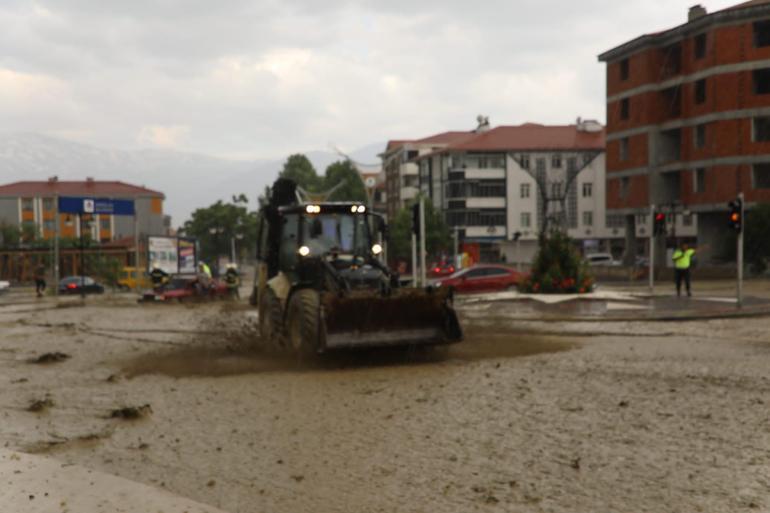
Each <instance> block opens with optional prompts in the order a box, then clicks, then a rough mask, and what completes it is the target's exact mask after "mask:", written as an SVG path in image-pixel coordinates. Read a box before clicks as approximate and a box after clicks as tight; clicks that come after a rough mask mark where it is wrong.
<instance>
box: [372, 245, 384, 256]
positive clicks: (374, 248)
mask: <svg viewBox="0 0 770 513" xmlns="http://www.w3.org/2000/svg"><path fill="white" fill-rule="evenodd" d="M372 253H374V254H375V255H379V254H380V253H382V246H380V245H379V244H375V245H374V246H372Z"/></svg>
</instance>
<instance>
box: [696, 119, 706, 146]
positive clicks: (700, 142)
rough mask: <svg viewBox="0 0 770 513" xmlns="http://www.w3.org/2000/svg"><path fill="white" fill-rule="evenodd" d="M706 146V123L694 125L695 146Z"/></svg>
mask: <svg viewBox="0 0 770 513" xmlns="http://www.w3.org/2000/svg"><path fill="white" fill-rule="evenodd" d="M705 146H706V125H705V124H703V125H698V126H696V127H695V147H696V148H703V147H705Z"/></svg>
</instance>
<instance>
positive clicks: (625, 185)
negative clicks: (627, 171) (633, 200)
mask: <svg viewBox="0 0 770 513" xmlns="http://www.w3.org/2000/svg"><path fill="white" fill-rule="evenodd" d="M630 187H631V179H630V178H628V177H627V176H624V177H623V178H621V179H620V199H626V197H627V196H628V190H629V188H630Z"/></svg>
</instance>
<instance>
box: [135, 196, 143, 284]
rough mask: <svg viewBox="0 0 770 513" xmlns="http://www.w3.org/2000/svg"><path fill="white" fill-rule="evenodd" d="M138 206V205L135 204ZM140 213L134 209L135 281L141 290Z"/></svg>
mask: <svg viewBox="0 0 770 513" xmlns="http://www.w3.org/2000/svg"><path fill="white" fill-rule="evenodd" d="M134 208H136V206H134ZM138 217H139V214H137V213H136V210H134V266H135V267H136V281H135V282H134V287H135V291H136V292H139V282H140V279H141V277H142V274H143V272H142V268H141V266H140V265H139V220H138Z"/></svg>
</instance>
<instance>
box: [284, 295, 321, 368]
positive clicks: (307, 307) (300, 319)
mask: <svg viewBox="0 0 770 513" xmlns="http://www.w3.org/2000/svg"><path fill="white" fill-rule="evenodd" d="M320 308H321V303H320V296H319V295H318V292H316V291H315V290H313V289H300V290H298V291H296V292H295V293H294V294H293V295H292V296H291V299H290V300H289V311H288V316H287V322H286V325H287V338H288V345H289V347H291V349H292V350H293V351H294V352H295V353H296V354H298V355H300V356H310V355H313V354H316V353H318V351H319V349H320V348H321V337H322V335H323V333H322V330H323V326H322V322H321V311H320Z"/></svg>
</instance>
